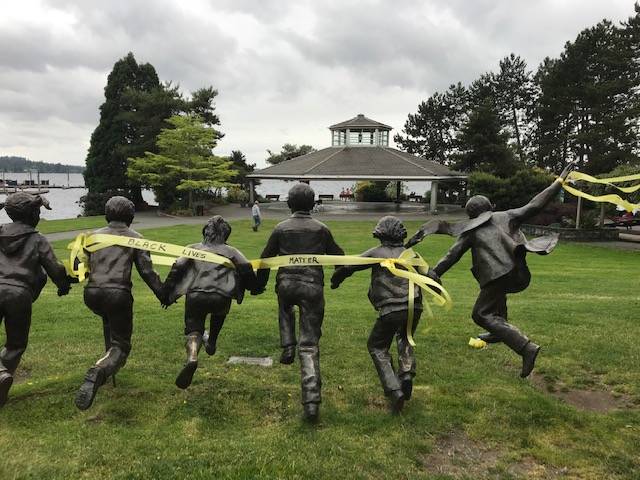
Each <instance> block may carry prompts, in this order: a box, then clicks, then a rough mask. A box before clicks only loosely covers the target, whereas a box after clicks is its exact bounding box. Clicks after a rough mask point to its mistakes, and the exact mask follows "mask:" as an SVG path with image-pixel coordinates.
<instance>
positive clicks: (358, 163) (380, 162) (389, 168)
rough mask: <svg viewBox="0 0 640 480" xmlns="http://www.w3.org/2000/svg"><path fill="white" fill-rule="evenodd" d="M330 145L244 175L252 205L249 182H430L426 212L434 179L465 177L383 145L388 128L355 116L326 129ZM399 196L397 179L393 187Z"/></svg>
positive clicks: (433, 200) (434, 192) (433, 206)
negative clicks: (256, 180) (329, 134)
mask: <svg viewBox="0 0 640 480" xmlns="http://www.w3.org/2000/svg"><path fill="white" fill-rule="evenodd" d="M329 130H330V131H331V146H330V147H327V148H323V149H322V150H318V151H317V152H312V153H308V154H307V155H301V156H299V157H295V158H292V159H291V160H287V161H285V162H282V163H279V164H277V165H273V166H271V167H267V168H263V169H262V170H256V171H254V172H253V173H251V174H250V175H247V177H248V178H249V181H250V190H249V191H250V197H251V199H250V200H251V203H253V192H254V180H255V179H270V180H298V181H301V182H307V183H309V182H311V181H314V180H355V181H361V180H373V181H398V182H401V181H430V182H431V203H430V210H431V211H432V212H434V211H435V210H436V205H437V202H438V184H439V183H440V182H459V181H460V180H466V178H467V177H466V176H465V175H463V174H462V173H459V172H455V171H453V170H450V169H448V168H447V167H445V166H444V165H441V164H439V163H436V162H434V161H431V160H427V159H426V158H422V157H418V156H415V155H411V154H409V153H406V152H401V151H400V150H396V149H395V148H391V147H389V136H390V132H391V130H392V128H391V127H390V126H388V125H385V124H384V123H380V122H376V121H375V120H371V119H370V118H367V117H365V116H364V115H362V114H360V115H358V116H356V117H354V118H352V119H350V120H346V121H344V122H340V123H336V124H335V125H331V126H330V127H329ZM397 195H398V200H399V196H400V183H398V189H397Z"/></svg>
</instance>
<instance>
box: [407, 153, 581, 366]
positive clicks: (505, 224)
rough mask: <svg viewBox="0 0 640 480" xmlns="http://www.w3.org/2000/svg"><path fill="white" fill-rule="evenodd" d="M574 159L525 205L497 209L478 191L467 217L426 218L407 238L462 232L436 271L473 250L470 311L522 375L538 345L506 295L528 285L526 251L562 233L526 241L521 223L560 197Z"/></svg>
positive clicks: (542, 248) (549, 244)
mask: <svg viewBox="0 0 640 480" xmlns="http://www.w3.org/2000/svg"><path fill="white" fill-rule="evenodd" d="M575 165H576V164H575V162H573V163H570V164H569V165H567V167H566V168H565V169H564V170H563V172H562V173H561V174H560V177H559V178H558V179H557V180H556V181H554V182H553V183H552V184H551V186H549V187H547V188H546V189H545V190H543V191H542V192H540V193H539V194H538V195H536V196H535V197H534V198H533V199H532V200H531V201H530V202H529V203H528V204H526V205H525V206H523V207H520V208H513V209H511V210H507V211H504V212H493V211H492V205H491V202H490V201H489V199H488V198H487V197H484V196H482V195H476V196H474V197H471V198H470V199H469V201H468V202H467V205H466V207H465V209H466V211H467V214H468V215H469V219H470V220H469V221H467V222H461V223H458V224H453V225H450V224H448V223H446V222H439V221H431V222H428V223H425V224H424V225H423V226H422V227H421V228H420V230H419V231H418V232H417V233H416V234H415V235H414V236H413V237H412V238H411V239H410V240H409V242H407V247H411V246H413V245H415V244H416V243H418V242H420V241H421V240H422V239H423V238H424V237H425V236H426V235H428V234H431V233H448V234H450V235H454V236H457V237H458V239H457V241H456V243H455V244H454V245H453V246H452V247H451V248H450V249H449V252H448V253H447V254H446V255H445V256H444V257H443V258H442V259H441V260H440V261H439V262H438V264H437V265H436V266H435V267H434V268H433V271H434V273H435V274H436V275H437V276H442V275H444V274H445V273H446V272H447V271H448V270H449V269H450V268H451V267H452V266H453V265H455V264H456V263H457V262H458V260H460V258H461V257H462V256H463V255H464V253H465V252H466V251H467V250H471V254H472V261H473V267H472V268H471V272H472V273H473V276H474V277H475V278H476V280H477V281H478V283H479V284H480V294H479V295H478V299H477V300H476V303H475V305H474V307H473V312H472V314H471V316H472V318H473V321H474V322H475V323H476V324H477V325H479V326H480V327H482V328H484V329H485V330H486V331H487V332H486V333H482V334H480V335H479V336H478V338H479V339H481V340H483V341H484V342H486V343H498V342H503V343H504V344H505V345H507V346H508V347H509V348H511V349H512V350H513V351H514V352H516V353H517V354H518V355H520V356H521V357H522V370H521V372H520V376H521V377H523V378H524V377H527V376H529V374H530V373H531V371H532V370H533V368H534V365H535V361H536V357H537V356H538V352H539V351H540V346H538V345H537V344H535V343H534V342H532V341H531V340H529V338H528V337H527V336H526V335H524V334H523V333H522V332H521V331H520V330H519V329H518V328H517V327H516V326H514V325H512V324H510V323H508V322H507V295H508V294H511V293H517V292H521V291H522V290H524V289H526V288H527V287H528V286H529V282H530V281H531V272H530V271H529V267H528V266H527V259H526V255H527V253H528V252H533V253H537V254H540V255H546V254H548V253H550V252H551V251H552V250H553V248H554V247H555V246H556V244H557V242H558V237H557V235H550V236H545V237H540V238H536V239H533V240H531V241H527V239H526V238H525V236H524V234H523V233H522V231H521V230H520V226H521V225H522V224H523V223H524V222H526V221H527V220H528V219H529V218H531V217H533V216H534V215H536V214H538V213H539V212H541V211H542V210H543V209H544V207H545V206H546V205H547V204H548V203H549V202H551V201H552V200H553V199H554V198H556V197H557V195H558V193H559V192H560V189H561V188H562V181H563V180H565V179H566V178H567V175H569V173H570V172H571V171H572V170H573V169H574V168H575Z"/></svg>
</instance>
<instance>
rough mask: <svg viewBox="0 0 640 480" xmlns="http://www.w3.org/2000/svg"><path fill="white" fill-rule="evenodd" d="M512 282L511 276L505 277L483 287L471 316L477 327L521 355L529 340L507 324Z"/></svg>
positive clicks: (514, 327)
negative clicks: (508, 301)
mask: <svg viewBox="0 0 640 480" xmlns="http://www.w3.org/2000/svg"><path fill="white" fill-rule="evenodd" d="M511 281H512V278H511V276H510V275H505V276H504V277H500V278H498V279H497V280H494V281H493V282H489V283H488V284H487V285H485V286H484V287H482V288H481V289H480V294H479V295H478V299H477V300H476V303H475V305H474V306H473V312H472V314H471V316H472V318H473V321H474V322H475V323H476V324H477V325H479V326H481V327H482V328H484V329H485V330H487V331H488V332H489V333H491V334H492V336H494V337H496V338H497V339H499V340H500V341H501V342H503V343H504V344H506V345H507V346H508V347H509V348H511V349H512V350H513V351H514V352H516V353H518V354H520V353H521V352H522V350H523V349H524V347H525V345H526V344H527V343H529V339H528V338H527V336H526V335H524V334H523V333H522V332H521V331H520V330H518V328H517V327H516V326H514V325H511V324H510V323H508V322H507V292H508V291H509V286H510V285H509V284H510V282H511Z"/></svg>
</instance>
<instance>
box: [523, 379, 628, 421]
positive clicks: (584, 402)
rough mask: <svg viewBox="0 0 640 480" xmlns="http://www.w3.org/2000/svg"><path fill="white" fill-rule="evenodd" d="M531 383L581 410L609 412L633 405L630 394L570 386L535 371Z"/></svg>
mask: <svg viewBox="0 0 640 480" xmlns="http://www.w3.org/2000/svg"><path fill="white" fill-rule="evenodd" d="M531 383H532V384H533V385H534V386H535V387H536V388H537V389H538V390H540V391H541V392H543V393H546V394H548V395H552V396H554V397H556V398H559V399H560V400H562V401H564V402H566V403H568V404H569V405H572V406H574V407H575V408H577V409H579V410H585V411H588V412H597V413H607V412H610V411H613V410H620V409H624V408H631V407H632V406H633V402H632V399H631V397H630V396H629V395H614V394H613V393H612V392H611V391H608V390H579V389H574V388H569V387H567V386H566V385H564V384H563V383H562V382H560V381H555V380H553V379H549V378H546V377H544V376H543V375H540V374H536V373H535V372H534V373H532V374H531ZM602 386H603V387H606V385H602Z"/></svg>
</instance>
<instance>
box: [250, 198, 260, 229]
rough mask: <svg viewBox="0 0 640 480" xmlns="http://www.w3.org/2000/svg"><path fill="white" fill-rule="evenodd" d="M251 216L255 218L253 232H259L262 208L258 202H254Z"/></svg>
mask: <svg viewBox="0 0 640 480" xmlns="http://www.w3.org/2000/svg"><path fill="white" fill-rule="evenodd" d="M251 216H253V227H252V228H253V231H254V232H257V231H258V227H259V226H260V223H262V215H260V207H259V206H258V201H257V200H256V201H255V202H253V207H251Z"/></svg>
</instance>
